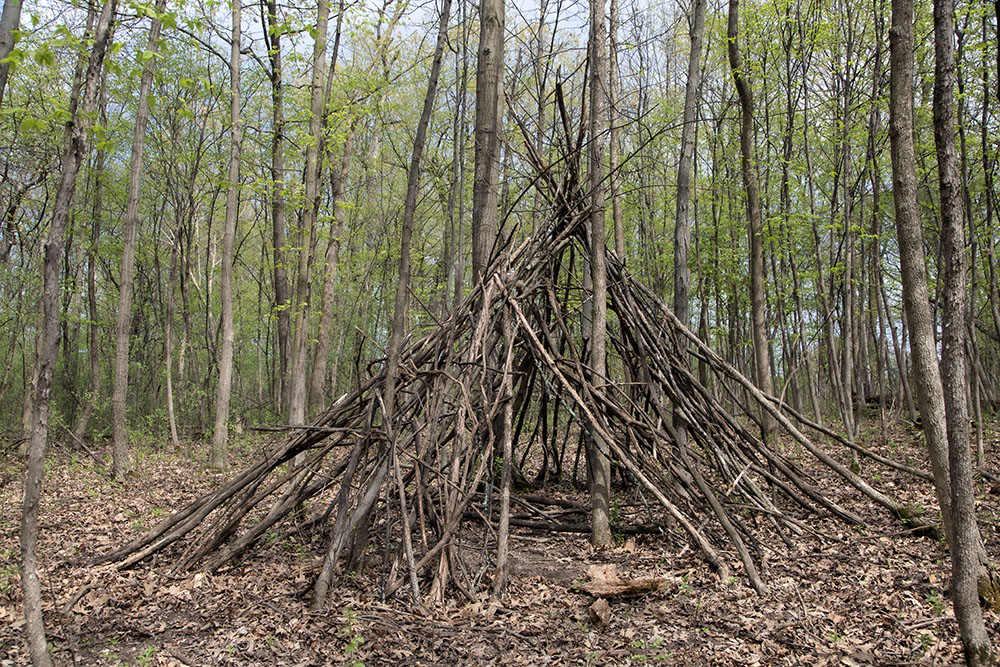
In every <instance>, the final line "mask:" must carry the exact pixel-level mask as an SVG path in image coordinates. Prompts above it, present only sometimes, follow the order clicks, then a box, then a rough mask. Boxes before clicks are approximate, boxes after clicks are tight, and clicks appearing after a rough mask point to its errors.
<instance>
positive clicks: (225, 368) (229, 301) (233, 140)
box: [208, 2, 243, 470]
mask: <svg viewBox="0 0 1000 667" xmlns="http://www.w3.org/2000/svg"><path fill="white" fill-rule="evenodd" d="M241 18H242V16H241V8H240V3H239V2H234V3H233V31H232V36H231V38H230V39H231V40H232V44H231V46H230V53H229V94H230V100H229V123H230V128H229V184H228V187H227V188H226V228H225V229H224V230H223V232H222V275H221V277H220V280H219V293H220V296H221V300H222V323H221V324H222V344H221V345H220V346H219V384H218V386H217V387H216V389H215V428H214V429H213V431H212V449H211V452H210V454H209V461H208V464H209V465H210V466H211V467H213V468H216V469H218V470H225V468H226V445H227V443H228V441H229V398H230V395H231V393H232V388H233V342H234V341H233V338H234V331H233V260H234V253H235V248H236V224H237V219H238V217H239V194H240V148H241V144H242V143H243V128H242V127H241V123H242V120H241V118H240V39H241V36H242V27H243V26H242V23H241Z"/></svg>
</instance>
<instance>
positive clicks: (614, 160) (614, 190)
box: [539, 0, 704, 321]
mask: <svg viewBox="0 0 1000 667" xmlns="http://www.w3.org/2000/svg"><path fill="white" fill-rule="evenodd" d="M699 3H700V4H701V5H704V2H701V0H695V5H696V6H697V5H698V4H699ZM610 12H611V16H610V24H611V27H610V29H609V31H608V48H609V53H608V124H609V125H610V128H611V129H610V135H609V141H610V144H609V145H608V162H609V164H610V165H611V177H610V178H609V179H608V182H609V184H610V185H611V224H612V226H613V227H614V233H615V254H616V255H618V261H619V262H621V263H622V264H623V265H624V264H625V253H626V248H625V216H624V213H623V212H622V195H621V174H619V171H618V170H619V167H621V164H619V163H620V162H621V139H620V138H619V132H618V122H619V121H618V100H619V81H618V0H611V8H610ZM702 25H703V26H704V21H702ZM692 30H693V29H692ZM693 35H694V33H693V32H692V38H693ZM698 39H699V43H698V48H699V52H700V49H701V36H700V35H699V38H698ZM691 51H692V53H693V52H694V43H693V42H692V45H691ZM698 74H699V75H700V74H701V70H700V69H699V70H698ZM690 80H691V79H690V69H689V70H688V81H690ZM541 99H542V98H541V97H539V104H541ZM685 100H686V98H685ZM685 103H686V102H685ZM684 112H685V116H684V118H685V121H686V120H687V106H685V107H684ZM540 117H541V116H539V118H540ZM684 131H685V132H686V131H687V124H686V122H685V125H684ZM692 132H693V130H692ZM692 136H693V135H692ZM692 142H693V140H692ZM681 143H682V144H683V139H682V140H681ZM692 145H693V143H692ZM678 170H679V168H678ZM678 189H680V184H679V183H678ZM679 196H680V194H679V193H678V197H679ZM685 321H686V320H685Z"/></svg>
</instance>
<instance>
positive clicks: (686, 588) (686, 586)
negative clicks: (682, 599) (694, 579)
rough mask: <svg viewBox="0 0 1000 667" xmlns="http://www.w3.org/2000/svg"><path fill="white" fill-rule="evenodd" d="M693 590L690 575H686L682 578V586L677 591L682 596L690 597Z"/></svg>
mask: <svg viewBox="0 0 1000 667" xmlns="http://www.w3.org/2000/svg"><path fill="white" fill-rule="evenodd" d="M691 590H692V588H691V584H690V582H689V581H688V575H686V574H685V575H684V576H683V577H681V585H680V586H679V587H678V588H677V591H678V592H679V593H681V594H682V595H690V594H691Z"/></svg>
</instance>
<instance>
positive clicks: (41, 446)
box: [21, 0, 117, 667]
mask: <svg viewBox="0 0 1000 667" xmlns="http://www.w3.org/2000/svg"><path fill="white" fill-rule="evenodd" d="M116 6H117V3H116V0H109V1H108V2H106V3H105V4H104V5H103V6H102V8H101V15H100V19H99V20H98V23H97V27H96V28H95V30H94V32H93V42H92V46H91V50H90V58H89V61H88V63H87V68H86V73H85V75H84V77H83V84H82V90H81V87H76V86H74V89H73V95H72V97H71V99H70V120H69V121H68V122H67V123H66V132H65V137H64V140H63V161H62V175H61V177H60V179H59V189H58V191H57V192H56V199H55V203H54V205H53V210H52V223H51V225H50V227H49V237H48V240H47V241H46V243H45V259H44V263H43V268H42V290H41V291H42V294H41V317H40V319H39V324H40V330H39V338H38V349H37V354H38V359H37V362H36V365H37V367H38V382H37V385H36V387H35V400H34V402H33V404H32V419H31V437H30V443H29V448H28V474H27V476H26V478H25V481H24V506H23V512H22V515H21V590H22V591H23V595H24V618H25V626H24V631H25V635H26V637H27V640H28V652H29V654H30V656H31V661H32V664H34V665H35V666H36V667H42V666H46V667H47V666H49V665H51V664H52V658H51V657H50V656H49V652H48V648H47V647H46V642H45V626H44V623H43V620H42V589H41V582H40V581H39V578H38V553H37V545H38V505H39V501H40V499H41V491H42V475H43V473H44V466H45V442H46V439H47V438H48V433H49V397H50V391H51V388H52V370H53V368H54V366H55V362H56V349H57V347H58V344H59V292H60V285H59V262H60V259H61V257H62V251H63V238H64V235H65V232H66V224H67V222H68V221H69V211H70V206H71V205H72V201H73V191H74V190H75V189H76V176H77V174H78V173H79V170H80V165H81V164H82V162H83V158H84V155H85V153H86V151H87V133H88V132H89V130H90V126H91V123H92V119H93V115H94V111H95V109H96V107H97V98H98V89H99V84H100V79H101V71H102V66H103V64H104V55H105V53H106V52H107V47H108V42H109V41H110V39H111V27H112V23H113V20H114V15H115V9H116Z"/></svg>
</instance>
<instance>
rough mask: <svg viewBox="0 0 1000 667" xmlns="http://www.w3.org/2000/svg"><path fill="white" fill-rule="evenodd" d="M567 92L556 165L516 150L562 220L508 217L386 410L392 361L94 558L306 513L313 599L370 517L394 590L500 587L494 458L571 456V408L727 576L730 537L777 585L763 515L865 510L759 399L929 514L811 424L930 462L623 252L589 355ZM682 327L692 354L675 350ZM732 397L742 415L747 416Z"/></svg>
mask: <svg viewBox="0 0 1000 667" xmlns="http://www.w3.org/2000/svg"><path fill="white" fill-rule="evenodd" d="M556 97H557V100H559V101H561V99H562V98H561V96H560V95H557V96H556ZM559 111H560V113H561V115H562V117H563V120H564V123H563V126H564V128H566V131H565V136H564V137H563V142H564V146H565V148H566V149H565V151H564V153H565V155H564V157H563V159H562V160H561V161H560V164H559V165H558V168H557V167H554V166H550V165H548V164H546V163H545V162H544V161H543V160H542V159H541V157H540V156H539V153H538V152H537V151H536V150H535V149H534V148H533V147H532V146H531V144H530V141H528V140H527V139H526V140H525V141H526V148H525V154H524V155H523V156H522V157H523V158H524V159H525V160H526V161H527V162H528V163H529V164H531V165H532V167H533V169H534V170H535V173H536V174H537V176H536V181H535V186H536V187H538V188H539V189H540V190H541V191H542V192H543V193H544V194H545V197H546V200H547V202H548V208H549V211H550V216H549V222H548V225H547V226H544V228H542V229H539V230H538V231H537V232H536V233H534V234H532V235H530V236H529V237H527V238H525V239H524V240H522V241H520V242H518V243H516V244H515V242H514V241H513V238H512V235H509V236H507V237H505V238H503V239H501V241H499V242H498V244H497V248H496V250H495V252H494V256H493V260H492V262H491V264H490V267H489V270H488V271H487V273H486V275H485V277H484V279H483V280H482V281H481V282H479V284H477V285H475V286H474V287H473V288H472V290H471V292H470V293H469V295H468V296H467V298H465V300H464V301H463V302H462V303H461V304H460V305H459V306H458V307H457V308H456V309H455V310H454V311H453V312H452V313H451V315H450V317H448V318H447V319H446V320H445V321H442V322H440V323H439V324H437V326H435V327H434V328H433V329H431V330H429V331H427V332H426V333H425V334H423V335H421V336H419V337H411V339H409V340H408V341H406V343H405V345H404V348H403V351H402V353H401V356H400V374H399V383H398V386H397V389H396V396H397V398H396V401H395V403H396V407H395V409H394V410H393V412H392V414H386V413H385V410H384V405H383V402H382V396H383V392H384V384H385V371H384V367H383V368H382V370H379V371H378V372H374V373H373V374H372V375H371V376H370V377H368V379H367V380H365V381H363V382H360V383H359V384H358V386H357V387H356V388H355V389H354V390H353V391H352V392H351V393H349V394H346V395H344V396H342V397H341V398H339V399H338V400H337V401H336V402H334V403H333V404H332V405H331V406H330V407H329V408H327V409H326V410H325V411H323V412H322V413H321V414H320V415H319V416H318V417H317V418H316V419H315V420H314V422H313V423H312V424H311V425H310V426H308V427H303V428H300V429H297V430H295V431H294V432H293V433H292V434H291V435H290V436H289V437H288V438H287V439H285V440H283V441H281V442H279V443H277V444H275V445H273V447H272V448H271V449H270V450H269V451H267V452H266V453H265V454H264V455H262V456H261V457H260V458H259V460H257V461H256V462H255V463H254V464H253V465H251V466H250V467H249V468H248V469H246V470H245V471H243V472H242V473H241V474H239V475H238V476H236V477H234V478H233V479H231V480H229V481H228V482H226V483H225V484H223V485H222V486H220V487H219V488H217V489H216V490H214V491H212V492H210V493H208V494H206V495H204V496H202V497H201V498H199V499H197V500H195V501H193V502H191V503H190V504H188V505H187V506H186V507H184V508H182V509H180V510H178V511H176V512H174V513H173V514H172V515H170V516H169V517H167V518H166V519H164V520H163V521H162V522H161V523H160V524H159V525H157V526H156V527H155V528H153V529H152V530H150V531H149V532H147V533H146V534H144V535H142V536H141V537H139V538H137V539H135V540H134V541H132V542H131V543H129V544H127V545H125V546H123V547H122V548H121V549H119V550H117V551H114V552H113V553H108V554H105V555H103V556H101V557H100V558H99V559H98V561H99V562H109V561H114V562H117V563H118V566H119V567H122V568H128V567H132V566H135V565H136V564H138V563H140V562H142V561H145V560H146V559H149V558H151V557H152V556H153V555H154V554H158V553H161V552H166V555H167V557H169V559H170V562H171V563H172V566H173V567H174V569H175V570H178V571H186V570H190V569H196V568H200V569H206V570H210V571H214V570H217V569H219V568H221V567H224V566H227V565H229V564H231V563H233V562H234V561H236V560H237V559H239V558H240V557H241V556H243V555H244V554H245V553H246V552H247V551H248V550H250V549H253V548H254V547H255V546H256V545H258V544H259V543H260V542H261V541H262V538H263V537H264V536H265V535H266V534H267V533H268V532H269V531H272V530H274V529H275V528H276V526H277V525H278V524H279V523H281V522H288V521H293V520H294V521H299V522H302V521H305V522H307V523H308V524H309V526H311V527H312V528H313V529H314V530H317V531H321V534H322V535H323V545H324V555H323V563H322V567H321V569H320V570H319V572H318V574H317V576H316V579H315V583H314V591H313V596H312V604H313V606H314V607H316V608H319V607H322V606H323V605H324V604H325V601H326V599H327V595H328V592H329V589H330V586H331V585H332V583H333V580H334V577H335V576H336V574H337V572H339V571H343V570H344V569H345V568H346V567H348V566H347V565H345V564H344V561H345V560H346V561H349V562H350V561H355V562H356V561H357V559H358V558H359V557H360V556H362V555H363V554H364V552H365V550H366V549H368V548H370V545H371V544H372V543H373V542H375V541H378V540H381V538H378V540H376V537H373V531H375V530H376V529H378V530H381V531H384V540H381V541H382V546H383V548H384V552H383V553H384V557H383V568H384V572H383V575H384V576H383V577H382V581H383V587H382V593H383V595H384V596H390V595H393V594H394V593H396V592H397V591H399V590H400V589H408V590H409V593H410V595H411V597H412V598H413V599H414V600H440V599H442V598H443V597H445V596H446V595H449V594H452V593H454V592H457V593H459V594H461V595H464V596H466V597H468V598H470V599H474V597H475V595H476V592H477V589H478V588H480V587H482V586H486V585H492V587H493V589H494V592H496V593H502V592H503V587H504V585H505V582H506V580H507V569H508V568H507V562H508V551H509V542H508V540H507V535H508V534H509V530H510V527H511V513H510V511H509V508H510V501H511V497H512V496H511V490H512V489H511V487H512V479H511V477H512V475H510V474H502V473H501V471H500V469H504V470H509V469H510V468H511V467H512V466H513V465H514V463H515V462H516V460H517V459H518V456H520V460H521V461H523V460H524V458H525V456H526V455H527V454H528V453H529V451H537V452H539V453H540V456H541V458H542V459H543V460H544V461H546V462H547V461H549V460H550V459H556V458H557V457H559V456H560V454H559V452H558V451H557V450H558V443H557V435H556V430H557V428H558V427H559V426H560V424H562V434H561V435H562V437H563V442H565V440H566V437H567V434H568V432H569V431H572V432H574V433H576V434H578V435H579V437H584V438H586V437H590V436H592V435H593V434H597V435H599V436H601V437H599V438H598V439H597V440H598V441H599V442H601V443H606V451H604V452H603V454H604V455H606V456H608V457H609V458H610V459H611V461H612V465H613V466H614V468H615V470H616V471H617V477H618V479H619V485H620V486H623V485H624V486H629V487H631V488H633V489H634V490H636V491H637V492H638V493H639V494H641V496H642V497H643V498H644V499H646V501H647V502H648V504H649V506H650V510H651V514H653V515H655V516H657V517H658V519H657V520H658V522H659V524H658V525H659V527H660V529H661V530H663V531H664V532H667V533H670V534H672V535H674V536H676V537H678V538H680V539H686V540H688V541H689V543H690V544H691V545H692V546H693V547H694V548H695V549H697V550H698V552H699V553H700V554H701V556H702V557H703V559H704V560H705V562H706V563H707V564H708V565H709V566H710V567H711V568H712V569H713V570H715V571H716V572H718V573H719V575H720V576H721V577H725V576H727V575H728V573H729V562H730V560H731V559H732V557H733V555H734V554H735V556H736V557H737V558H738V560H739V561H740V562H741V563H742V567H743V569H744V571H745V573H746V575H747V577H748V579H749V581H750V583H751V584H752V585H753V586H754V588H755V589H757V590H758V591H759V592H763V591H764V590H765V589H766V582H765V581H764V580H763V578H762V577H761V575H760V573H759V568H758V565H759V562H760V559H761V557H762V545H761V543H760V541H759V540H760V539H761V535H762V534H763V533H762V531H760V530H759V529H758V525H759V524H760V523H767V524H770V526H771V527H773V529H775V530H774V531H772V532H770V533H769V534H772V535H773V534H774V532H775V531H776V532H777V534H779V535H781V536H783V537H784V539H790V538H789V536H794V535H797V534H801V533H802V532H803V531H804V530H808V521H809V520H810V517H812V516H815V515H816V514H827V515H832V516H834V517H837V518H838V519H840V520H842V521H844V522H847V523H849V524H860V523H862V519H861V517H859V516H858V515H856V514H855V513H853V512H852V511H850V510H848V509H846V508H844V507H841V506H840V505H838V504H837V503H836V502H835V501H834V500H832V499H831V498H829V497H827V496H825V495H824V494H823V493H822V492H821V491H820V490H819V489H818V488H816V486H815V485H814V483H813V482H812V481H811V480H810V478H809V477H808V476H807V475H806V474H804V473H803V472H802V470H801V469H800V467H799V466H798V465H796V463H795V462H793V460H791V458H789V457H788V456H786V455H784V454H783V453H782V452H781V451H780V450H779V448H778V447H777V446H776V443H765V442H763V441H762V440H761V438H760V437H759V436H758V435H757V433H758V432H759V430H758V429H757V427H756V425H755V423H754V422H755V420H756V417H755V415H760V414H761V413H762V411H766V412H768V413H770V414H771V415H772V416H773V417H774V418H775V420H776V421H777V422H778V424H779V428H780V430H781V432H782V435H783V437H784V438H785V439H786V440H787V439H789V438H790V439H791V440H792V441H794V442H796V443H798V445H799V446H800V447H799V448H800V449H801V450H802V452H804V453H806V454H808V455H811V456H813V457H815V459H816V460H817V461H819V462H820V463H821V464H823V465H825V466H828V467H829V468H830V469H831V470H832V471H833V472H835V473H836V474H837V475H839V476H840V477H842V478H843V480H844V481H845V482H846V483H847V484H849V485H850V486H852V487H854V488H855V489H857V490H858V491H859V492H860V493H862V494H864V495H865V496H867V497H868V498H870V499H871V500H872V501H874V502H875V503H877V504H879V505H882V506H884V507H885V508H887V509H889V510H891V511H892V512H894V513H896V514H897V515H899V516H902V517H905V518H907V519H909V520H910V521H918V519H917V517H916V515H915V513H914V512H913V511H911V510H910V509H909V508H907V507H905V506H903V505H901V504H900V503H898V502H896V501H895V500H893V499H892V498H890V497H888V496H886V495H885V494H883V493H881V492H880V491H878V490H876V489H875V488H873V487H872V486H871V485H869V484H868V483H867V482H866V481H865V480H864V479H862V478H861V477H860V475H859V474H857V473H856V472H854V471H852V470H851V469H849V468H848V467H846V466H844V465H843V464H842V463H840V462H839V461H838V460H837V459H836V458H835V457H834V456H832V455H831V454H829V453H828V452H827V451H826V450H825V449H824V448H823V447H822V446H821V445H819V444H817V443H816V442H814V441H813V440H812V439H810V438H809V437H807V436H806V435H805V433H804V432H803V431H804V430H808V431H811V432H813V433H819V434H821V435H823V436H824V439H827V440H829V439H832V440H834V441H836V442H838V443H839V444H840V445H842V446H844V447H852V448H853V449H855V451H857V452H859V453H861V454H864V455H866V456H868V457H869V458H871V459H872V460H874V461H876V462H877V463H878V464H880V465H886V466H891V467H893V468H896V469H898V470H903V471H905V472H907V473H910V474H912V475H914V476H915V477H918V478H922V479H929V478H930V477H929V475H928V474H927V473H925V472H923V471H920V470H916V469H913V468H911V467H909V466H906V465H902V464H900V463H896V462H894V461H891V460H888V459H885V458H883V457H880V456H878V455H876V454H874V453H872V452H870V451H868V450H866V449H865V448H863V447H861V446H859V445H856V444H853V443H848V442H847V441H846V440H844V439H842V438H838V437H837V436H836V434H834V433H832V432H830V431H828V430H826V429H823V428H822V427H820V426H819V425H817V424H814V423H812V422H810V421H809V420H808V419H806V418H804V417H803V416H801V415H799V414H797V413H795V412H794V411H793V410H791V409H790V408H789V407H788V406H787V405H784V404H783V403H782V402H781V401H779V400H778V399H776V398H774V397H771V396H765V395H764V394H762V393H761V392H760V391H759V390H758V389H757V388H756V387H755V386H754V384H753V383H752V382H751V381H750V380H748V379H747V378H746V377H744V376H743V375H742V374H741V373H740V372H739V371H738V370H737V369H735V368H734V367H733V366H731V365H730V364H728V363H727V362H726V361H725V360H724V359H722V357H720V356H719V355H718V354H716V353H715V352H714V351H713V350H712V349H711V348H710V347H709V346H708V345H707V344H706V343H705V342H704V341H702V340H700V339H699V338H698V337H697V336H696V335H694V334H693V333H692V332H691V331H690V330H689V329H687V328H686V327H685V326H684V324H683V323H681V322H680V321H679V320H677V318H676V317H674V315H673V314H672V313H671V312H670V310H669V309H668V308H667V307H666V305H665V304H664V302H663V301H662V300H661V299H660V298H659V297H658V296H657V295H656V294H654V293H653V292H652V291H651V290H650V289H648V288H647V287H646V286H644V285H643V284H641V283H640V282H639V281H637V280H636V279H635V278H634V277H633V276H632V275H631V274H630V273H629V272H628V271H627V270H626V269H625V268H624V267H623V266H622V264H621V263H620V261H619V260H618V258H617V257H615V256H614V255H613V254H609V261H608V281H607V284H608V309H609V312H610V313H613V314H614V324H613V326H610V327H609V333H608V335H609V343H611V345H609V346H608V347H609V349H614V350H615V353H614V355H613V356H614V360H613V362H609V367H612V366H613V367H614V368H613V370H611V371H609V370H608V369H595V368H590V367H588V365H587V359H586V351H585V349H583V348H582V346H581V337H580V336H579V335H578V333H575V332H579V331H580V317H581V315H580V310H581V308H580V304H581V302H582V300H583V299H586V298H587V297H588V295H587V294H586V293H585V291H584V290H583V289H582V287H581V285H580V281H579V280H578V275H577V274H578V273H579V272H578V271H574V263H575V259H576V258H578V257H583V256H586V255H587V252H588V243H589V241H588V238H587V233H586V219H587V217H588V215H589V210H588V208H587V197H586V192H585V191H584V189H583V187H582V185H581V179H580V178H579V168H578V156H579V155H581V153H582V150H581V148H582V141H583V133H582V132H581V133H579V134H576V135H574V134H572V133H571V132H570V131H569V129H568V128H569V122H568V120H567V114H566V111H565V107H564V106H563V105H561V104H560V106H559ZM524 134H525V137H527V136H528V133H527V132H525V133H524ZM682 339H684V340H686V342H687V345H686V348H687V350H688V352H687V355H684V354H681V352H680V350H681V346H680V344H679V343H680V341H681V340H682ZM689 359H694V360H696V361H697V362H699V363H700V364H703V367H704V368H705V369H707V373H708V375H709V377H710V378H711V382H712V383H714V385H715V391H713V390H712V389H710V387H708V386H706V385H705V384H704V383H703V382H701V381H699V379H698V377H696V375H695V374H694V373H693V372H692V368H691V366H690V361H689ZM383 366H384V365H383ZM597 373H601V374H604V375H605V377H606V380H607V382H606V383H602V384H604V387H603V389H602V390H601V391H595V390H594V386H593V383H592V378H593V377H594V376H595V374H597ZM621 377H625V378H628V382H623V381H620V380H619V378H621ZM723 398H725V400H726V401H727V403H728V404H729V405H730V406H733V405H735V406H738V407H739V408H740V411H741V413H742V414H743V415H744V416H743V417H741V418H739V419H738V418H736V417H735V416H733V414H731V412H730V411H729V410H727V409H726V407H725V406H724V405H723V402H722V400H723ZM560 415H561V416H562V421H560ZM675 419H682V420H683V421H684V423H685V424H686V425H687V431H688V434H689V440H688V441H687V442H685V443H684V444H678V442H677V440H676V439H675V438H674V437H673V430H672V427H671V424H672V423H673V420H675ZM545 465H546V464H544V463H543V471H542V473H541V474H540V475H539V478H540V479H542V480H544V477H545V472H544V468H545ZM514 501H515V502H516V503H517V504H518V505H519V507H522V508H524V509H526V510H527V511H528V512H529V513H530V514H531V515H533V516H535V517H537V518H538V519H539V522H538V523H540V524H544V523H545V520H546V519H548V518H551V517H550V515H549V513H547V512H546V511H544V510H542V509H540V508H539V507H537V506H536V505H535V504H532V503H531V502H529V501H527V500H524V499H518V498H517V497H514Z"/></svg>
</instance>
